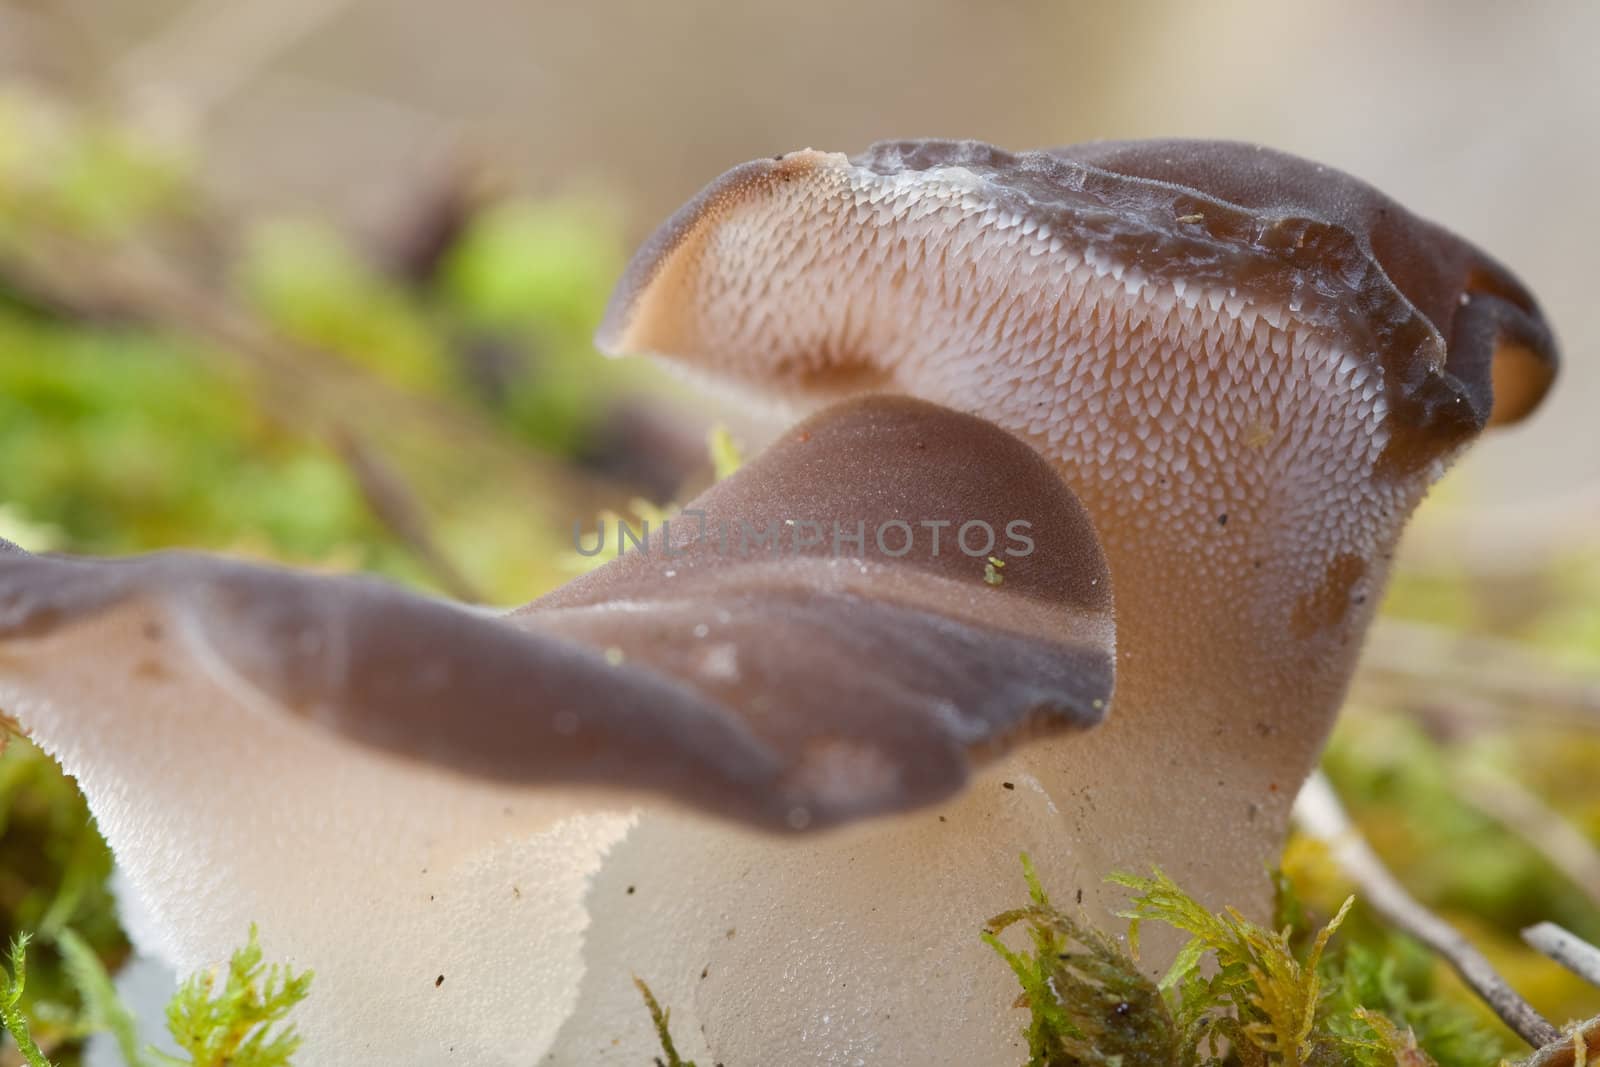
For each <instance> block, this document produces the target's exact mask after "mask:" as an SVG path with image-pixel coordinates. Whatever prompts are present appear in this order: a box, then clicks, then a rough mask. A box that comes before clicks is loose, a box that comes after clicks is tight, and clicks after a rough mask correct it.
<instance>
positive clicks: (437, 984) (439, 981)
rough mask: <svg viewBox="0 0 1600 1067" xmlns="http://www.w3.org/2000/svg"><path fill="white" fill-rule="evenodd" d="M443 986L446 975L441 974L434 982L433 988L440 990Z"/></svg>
mask: <svg viewBox="0 0 1600 1067" xmlns="http://www.w3.org/2000/svg"><path fill="white" fill-rule="evenodd" d="M442 985H444V975H442V974H441V975H440V976H439V977H437V978H435V979H434V980H433V988H435V989H438V988H439V987H440V986H442Z"/></svg>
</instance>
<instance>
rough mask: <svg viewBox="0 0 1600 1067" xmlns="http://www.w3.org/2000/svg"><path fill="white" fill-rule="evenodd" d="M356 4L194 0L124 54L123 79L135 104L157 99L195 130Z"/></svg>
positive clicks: (342, 1)
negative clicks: (306, 39)
mask: <svg viewBox="0 0 1600 1067" xmlns="http://www.w3.org/2000/svg"><path fill="white" fill-rule="evenodd" d="M356 2H357V0H274V2H273V3H269V4H268V3H261V2H260V0H232V2H231V3H222V4H219V3H217V2H216V0H194V2H192V3H191V4H190V5H189V6H188V7H187V8H185V9H184V10H183V11H182V13H180V14H179V15H178V16H177V18H175V19H173V21H172V22H171V23H169V24H168V25H167V26H166V27H165V28H164V29H162V30H161V31H160V32H159V33H158V34H156V36H155V37H154V38H153V39H151V40H149V41H147V42H145V43H144V44H142V45H140V46H138V47H137V48H135V49H133V50H132V51H130V52H129V53H127V54H126V55H125V56H123V57H122V59H121V61H120V62H119V63H118V64H117V68H116V74H117V78H118V80H119V81H120V82H121V83H122V84H123V85H124V86H125V87H126V88H127V90H128V91H129V92H130V94H131V95H132V96H133V97H134V99H135V101H136V102H149V101H152V100H153V101H154V102H155V103H156V104H157V105H158V107H159V108H161V109H162V112H158V115H159V116H160V117H171V118H176V119H177V121H178V123H179V127H180V129H185V130H187V129H193V128H195V127H198V126H201V125H204V124H205V122H206V120H207V118H208V117H209V116H210V115H211V114H212V113H213V112H214V111H215V110H216V109H217V108H218V107H220V106H221V105H222V104H223V103H225V102H226V101H227V100H228V99H229V98H230V97H232V96H233V95H234V94H236V93H238V92H239V91H240V90H241V89H243V88H244V87H245V86H247V85H249V84H250V83H251V82H252V81H254V80H255V79H256V78H258V77H260V76H261V74H262V72H263V71H265V70H266V69H267V68H268V67H270V66H271V65H272V63H273V62H274V61H275V60H276V59H277V58H278V57H279V56H281V55H282V54H283V53H284V52H286V51H288V50H289V49H290V48H292V47H294V45H295V44H297V43H298V42H300V41H302V40H304V39H305V38H307V37H309V36H310V35H311V34H313V33H315V32H316V31H317V30H318V29H320V28H321V27H323V26H325V25H327V24H328V23H329V22H331V21H333V20H334V19H335V18H337V17H339V16H340V15H343V14H344V13H345V12H347V11H348V10H349V9H350V8H351V7H352V6H353V5H354V4H355V3H356ZM163 113H164V114H163Z"/></svg>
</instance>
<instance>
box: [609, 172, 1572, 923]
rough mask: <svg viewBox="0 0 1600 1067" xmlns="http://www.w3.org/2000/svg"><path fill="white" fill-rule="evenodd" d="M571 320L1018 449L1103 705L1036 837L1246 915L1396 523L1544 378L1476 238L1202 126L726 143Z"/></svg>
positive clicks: (775, 388)
mask: <svg viewBox="0 0 1600 1067" xmlns="http://www.w3.org/2000/svg"><path fill="white" fill-rule="evenodd" d="M598 341H599V343H600V345H601V347H602V348H604V349H606V350H607V351H608V352H610V353H612V354H628V353H652V354H656V355H660V356H663V357H666V358H668V359H670V360H672V361H675V362H676V363H678V364H679V365H681V366H683V367H684V368H686V369H688V370H690V371H692V372H694V373H695V374H697V375H698V376H701V377H709V378H711V379H714V380H719V381H722V382H724V383H729V384H732V385H735V386H742V387H745V388H746V389H748V390H753V391H754V392H756V393H758V394H761V395H762V396H764V397H767V398H770V399H773V400H779V401H784V402H788V403H790V404H794V405H798V406H801V407H804V406H807V405H811V404H815V403H817V402H819V401H822V400H825V399H829V398H833V397H836V396H838V395H842V394H848V393H853V392H857V391H862V390H876V391H892V392H903V393H908V394H912V395H916V396H919V397H923V398H925V399H929V400H932V401H935V402H937V403H940V404H945V405H949V406H951V407H955V408H959V409H961V410H966V411H971V412H974V413H976V414H979V415H982V416H983V417H985V418H987V419H990V420H992V421H994V422H995V423H997V424H999V425H1000V426H1002V427H1005V428H1006V429H1008V430H1010V431H1012V432H1013V433H1016V434H1017V435H1019V436H1020V437H1022V438H1023V439H1025V440H1027V441H1028V442H1029V443H1031V444H1032V445H1033V446H1034V447H1035V448H1036V449H1037V450H1038V451H1039V452H1040V453H1041V454H1042V455H1043V456H1045V457H1046V458H1047V459H1048V460H1049V461H1050V462H1051V463H1052V464H1053V465H1055V467H1056V468H1057V469H1058V470H1059V471H1060V472H1061V473H1062V475H1063V477H1064V478H1065V480H1066V481H1067V483H1068V484H1069V485H1070V486H1071V487H1072V488H1073V490H1074V491H1075V492H1076V493H1077V494H1078V495H1079V497H1080V498H1081V499H1082V500H1083V502H1084V504H1085V506H1086V507H1087V508H1088V509H1089V512H1090V514H1091V515H1092V516H1093V518H1094V521H1095V525H1096V528H1097V530H1098V531H1099V534H1100V538H1101V542H1102V545H1103V546H1104V549H1105V551H1106V554H1107V558H1108V559H1109V561H1110V565H1111V573H1112V578H1113V581H1114V583H1115V587H1116V592H1117V647H1118V653H1117V664H1118V666H1117V670H1118V678H1117V703H1116V709H1115V712H1114V714H1113V715H1112V716H1111V717H1110V719H1109V721H1108V722H1107V724H1106V725H1105V726H1104V727H1102V728H1101V729H1099V730H1096V731H1093V732H1091V733H1089V734H1087V735H1085V736H1083V737H1081V738H1076V739H1074V740H1073V743H1072V744H1070V745H1061V746H1057V747H1055V748H1052V749H1051V750H1049V751H1048V752H1046V751H1045V750H1043V749H1039V750H1031V751H1029V752H1026V753H1024V754H1022V756H1021V757H1019V758H1020V759H1021V760H1022V761H1023V762H1024V763H1025V764H1026V765H1027V766H1028V767H1029V768H1030V769H1031V770H1032V773H1033V774H1034V775H1035V776H1036V777H1037V779H1038V781H1039V782H1040V783H1041V785H1042V787H1043V788H1044V789H1045V790H1046V791H1047V792H1048V794H1049V796H1050V797H1051V798H1052V800H1053V802H1054V804H1056V805H1057V806H1058V807H1059V809H1060V816H1059V832H1058V834H1057V837H1056V839H1055V840H1056V845H1055V847H1056V848H1057V849H1059V850H1060V851H1062V852H1064V853H1067V854H1070V855H1072V856H1073V857H1075V858H1076V860H1077V865H1078V870H1079V871H1080V873H1081V877H1082V879H1083V881H1084V883H1085V884H1086V885H1089V886H1093V885H1095V884H1096V883H1097V882H1098V879H1099V876H1100V875H1102V874H1104V873H1105V872H1107V871H1108V870H1111V869H1113V868H1129V869H1134V870H1147V869H1148V868H1149V866H1150V865H1151V864H1152V863H1159V864H1161V865H1162V866H1163V867H1164V868H1165V869H1166V870H1167V871H1168V872H1169V873H1171V874H1173V875H1174V876H1176V877H1177V878H1178V880H1179V881H1180V882H1182V883H1183V884H1184V885H1185V886H1186V887H1187V888H1189V889H1191V890H1192V891H1194V892H1196V893H1197V894H1198V895H1199V896H1201V897H1202V898H1203V899H1205V900H1207V901H1209V902H1210V903H1212V904H1214V905H1222V904H1225V903H1227V904H1234V905H1237V906H1240V907H1242V908H1244V909H1245V910H1247V911H1250V912H1252V913H1254V914H1256V915H1258V916H1259V915H1264V914H1265V906H1266V902H1267V899H1268V883H1267V879H1266V875H1265V871H1266V868H1267V865H1268V864H1269V862H1270V861H1271V860H1272V859H1273V858H1274V856H1275V850H1276V849H1277V847H1278V845H1279V843H1280V841H1281V837H1282V834H1283V832H1284V830H1285V825H1286V818H1287V814H1288V810H1289V804H1290V801H1291V799H1292V797H1293V796H1294V794H1295V792H1296V790H1297V788H1298V787H1299V785H1300V783H1301V781H1302V780H1303V778H1304V776H1305V775H1306V773H1307V772H1308V770H1309V769H1310V768H1311V766H1312V763H1313V761H1314V760H1315V758H1316V755H1317V753H1318V750H1319V749H1320V747H1321V745H1322V742H1323V740H1324V736H1325V734H1326V732H1327V729H1328V726H1329V724H1330V722H1331V720H1332V718H1333V716H1334V713H1335V711H1336V710H1337V708H1338V706H1339V703H1340V701H1341V698H1342V696H1343V693H1344V690H1345V687H1346V682H1347V679H1348V677H1349V675H1350V672H1351V669H1352V667H1353V665H1354V661H1355V658H1356V654H1357V650H1358V647H1359V644H1360V639H1361V636H1362V634H1363V632H1364V630H1365V628H1366V625H1367V623H1368V620H1369V619H1370V617H1371V614H1372V611H1373V609H1374V605H1375V603H1376V601H1377V598H1378V594H1379V593H1380V592H1381V589H1382V585H1383V582H1384V578H1385V573H1386V570H1387V568H1388V561H1389V558H1390V555H1391V552H1392V550H1393V548H1394V545H1395V543H1396V541H1397V539H1398V537H1399V535H1400V531H1401V527H1402V526H1403V524H1404V523H1405V521H1406V519H1407V517H1408V516H1409V514H1410V513H1411V511H1412V509H1413V508H1414V507H1415V505H1416V504H1417V502H1418V501H1419V500H1420V498H1421V497H1422V495H1423V494H1424V492H1425V491H1426V489H1427V488H1428V486H1429V485H1430V484H1431V483H1432V482H1433V481H1434V480H1435V479H1436V478H1437V477H1438V476H1439V474H1440V473H1441V472H1442V471H1443V470H1444V468H1445V466H1446V465H1447V464H1448V463H1449V462H1450V461H1451V460H1452V459H1453V458H1454V457H1455V456H1456V455H1457V454H1459V453H1460V452H1461V451H1462V449H1463V448H1464V447H1465V446H1466V445H1467V444H1468V443H1469V442H1470V441H1471V440H1472V438H1473V437H1475V436H1476V435H1477V434H1478V432H1479V431H1481V430H1482V429H1483V428H1484V427H1485V426H1486V425H1494V424H1502V423H1511V422H1515V421H1516V420H1518V419H1520V418H1521V417H1523V416H1525V415H1526V414H1528V413H1529V412H1530V411H1532V410H1533V409H1534V408H1535V407H1536V406H1537V405H1538V404H1539V402H1540V400H1541V398H1542V397H1543V395H1544V393H1545V391H1546V390H1547V388H1548V387H1549V385H1550V384H1551V382H1552V380H1553V378H1554V375H1555V369H1556V345H1555V341H1554V339H1553V337H1552V334H1551V332H1550V329H1549V327H1548V326H1547V325H1546V323H1545V321H1544V319H1543V318H1542V316H1541V314H1540V312H1539V309H1538V307H1537V305H1536V304H1535V302H1534V300H1533V298H1532V297H1531V296H1530V295H1529V294H1528V292H1527V290H1526V289H1524V288H1523V286H1522V285H1521V284H1520V283H1519V282H1518V281H1517V280H1516V278H1514V277H1513V276H1512V275H1511V274H1510V273H1509V272H1508V271H1507V270H1506V269H1505V268H1503V267H1502V266H1500V265H1499V264H1498V263H1496V262H1495V261H1494V260H1492V259H1490V258H1489V257H1488V256H1486V255H1484V254H1483V253H1481V252H1480V251H1478V250H1477V249H1476V248H1474V247H1473V246H1472V245H1470V244H1468V243H1467V242H1465V241H1463V240H1461V239H1459V238H1457V237H1455V236H1453V235H1452V234H1450V233H1448V232H1446V231H1445V230H1443V229H1441V228H1440V227H1438V226H1436V225H1434V224H1432V223H1430V222H1427V221H1425V220H1423V219H1420V218H1418V217H1416V216H1414V215H1412V214H1410V213H1409V212H1408V211H1406V210H1405V209H1404V208H1402V207H1400V206H1399V205H1398V204H1396V203H1394V202H1393V201H1392V200H1390V199H1388V198H1387V197H1385V196H1384V195H1383V194H1381V193H1379V192H1378V191H1377V190H1375V189H1373V188H1372V187H1370V186H1368V185H1366V184H1364V183H1363V182H1360V181H1358V180H1357V179H1355V178H1352V177H1350V176H1348V175H1345V174H1341V173H1339V172H1337V171H1335V170H1332V169H1330V168H1327V167H1322V166H1319V165H1317V164H1314V163H1311V162H1308V161H1306V160H1302V159H1297V158H1294V157H1291V156H1288V155H1284V154H1282V153H1278V152H1273V151H1270V150H1267V149H1263V148H1258V147H1255V146H1250V145H1243V144H1233V143H1221V142H1206V141H1153V142H1110V143H1096V144H1086V145H1080V146H1075V147H1070V148H1065V149H1060V150H1054V151H1045V152H1024V153H1019V154H1011V153H1007V152H1004V151H1001V150H999V149H996V148H993V147H990V146H988V145H984V144H978V143H973V142H948V141H910V142H895V143H885V144H879V145H877V146H874V147H873V148H871V149H869V150H868V151H867V152H865V153H864V154H862V155H860V156H856V157H853V158H846V157H845V156H843V155H833V154H826V153H821V152H815V151H810V150H807V151H801V152H795V153H792V154H790V155H786V156H781V157H778V158H775V159H768V160H761V161H757V162H753V163H748V164H745V165H743V166H740V167H736V168H734V169H733V170H731V171H729V172H728V173H727V174H725V175H723V176H722V177H721V178H719V179H717V180H716V181H715V182H713V183H712V184H711V185H710V186H709V187H708V188H707V189H706V190H705V191H704V192H702V193H701V194H700V195H699V196H698V197H696V198H695V199H694V200H693V201H691V202H690V203H689V204H688V205H687V206H686V207H684V208H683V209H682V210H681V211H680V212H679V213H678V214H677V215H675V216H674V217H673V218H672V219H671V220H670V221H668V222H667V223H666V224H665V225H664V226H663V227H662V228H661V230H660V231H658V232H657V234H656V235H655V236H654V237H653V238H652V239H651V240H650V241H649V242H648V243H647V244H646V245H645V246H644V247H643V249H642V250H641V251H640V252H639V253H638V255H637V256H636V258H635V259H634V261H633V263H632V265H631V266H630V267H629V269H628V271H627V273H626V275H625V277H624V279H623V281H622V282H621V284H620V285H619V287H618V290H617V292H616V295H615V296H614V297H613V301H612V305H611V308H610V310H609V311H608V314H607V317H606V321H605V323H604V325H603V326H602V328H601V331H600V334H599V338H598ZM1135 752H1137V753H1138V757H1137V759H1136V760H1135V759H1134V758H1133V756H1132V754H1133V753H1135Z"/></svg>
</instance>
